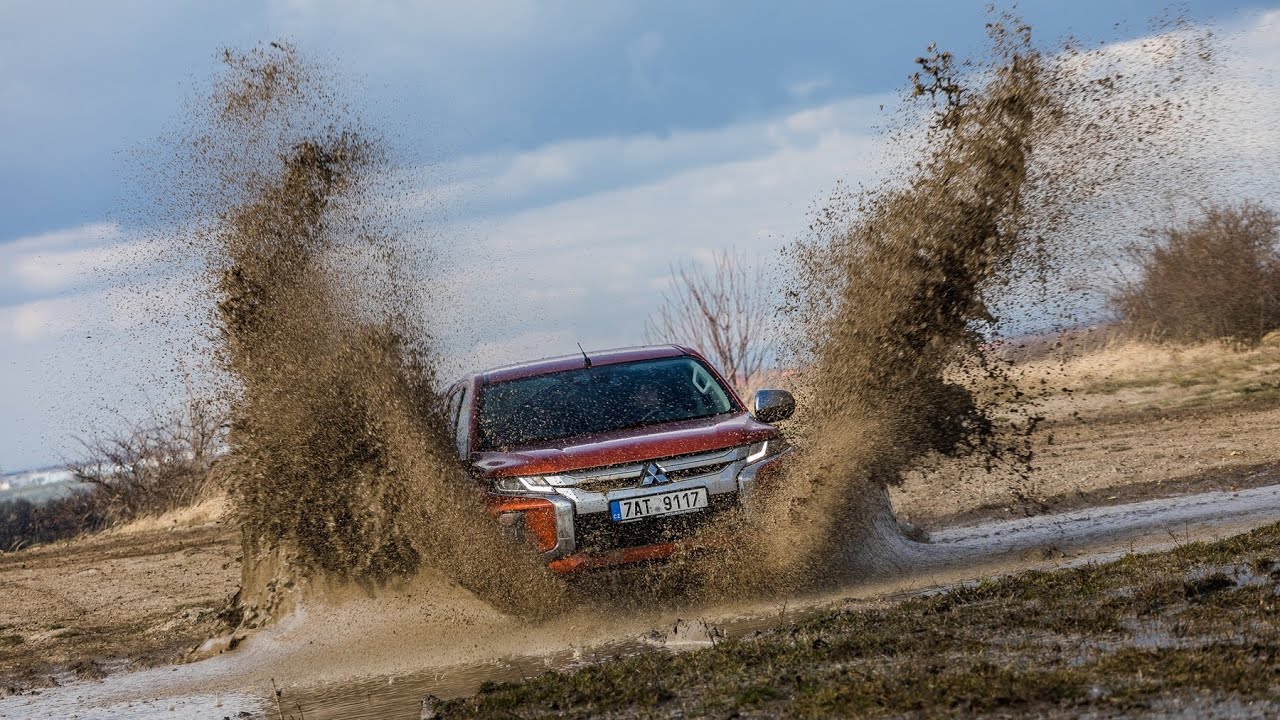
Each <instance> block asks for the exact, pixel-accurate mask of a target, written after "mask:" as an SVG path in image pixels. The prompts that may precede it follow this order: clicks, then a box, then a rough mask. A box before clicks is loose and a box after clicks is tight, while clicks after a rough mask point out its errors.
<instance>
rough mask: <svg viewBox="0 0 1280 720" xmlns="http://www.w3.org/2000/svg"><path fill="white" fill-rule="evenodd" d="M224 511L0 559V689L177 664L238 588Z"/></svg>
mask: <svg viewBox="0 0 1280 720" xmlns="http://www.w3.org/2000/svg"><path fill="white" fill-rule="evenodd" d="M221 516H222V504H221V503H211V504H206V505H203V506H200V507H198V508H195V509H192V510H188V511H184V512H183V513H181V514H177V515H172V516H168V517H164V518H157V519H151V520H147V521H143V522H140V523H136V524H134V525H131V526H127V527H122V528H119V529H116V530H112V531H108V532H105V533H102V534H100V535H96V536H92V537H88V538H84V539H80V540H73V541H68V542H59V543H53V544H50V545H46V546H42V547H36V548H30V549H27V550H22V551H19V552H15V553H3V554H0V688H3V689H4V690H5V691H6V692H17V691H21V690H23V689H27V688H31V687H47V686H51V685H57V684H60V683H64V682H67V681H68V680H70V679H76V678H80V679H96V678H101V677H103V676H104V675H106V674H109V673H115V672H118V671H120V670H124V669H134V668H139V667H147V666H152V665H156V664H163V663H172V662H175V661H178V660H179V659H181V657H182V656H183V654H184V653H185V652H186V651H187V650H189V649H190V648H191V647H192V646H193V645H194V644H197V643H199V642H201V641H202V640H204V639H205V638H206V637H209V636H210V635H212V634H214V633H215V632H216V631H217V630H218V628H219V627H220V626H221V624H222V621H221V620H220V618H219V614H220V613H222V612H223V611H224V610H225V609H226V608H227V602H228V599H229V598H230V597H231V595H232V594H233V593H234V592H235V591H236V584H237V582H238V580H239V559H240V558H239V536H238V534H237V533H236V532H235V529H234V528H233V527H231V526H230V525H229V524H227V523H225V522H223V521H222V520H221Z"/></svg>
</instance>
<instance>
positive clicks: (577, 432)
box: [477, 357, 733, 450]
mask: <svg viewBox="0 0 1280 720" xmlns="http://www.w3.org/2000/svg"><path fill="white" fill-rule="evenodd" d="M478 406H479V412H480V422H479V437H478V443H477V444H478V446H479V448H480V449H482V450H494V449H501V448H509V447H519V446H521V445H529V444H531V443H536V442H544V441H549V440H558V439H562V438H568V437H576V436H581V435H592V434H597V433H602V432H609V431H611V430H621V429H624V428H632V427H640V426H645V425H655V424H660V423H666V422H674V421H677V420H689V419H693V418H702V417H710V416H714V415H719V414H722V413H726V412H731V411H732V410H733V403H732V401H731V400H730V399H729V394H728V392H726V390H725V389H724V387H723V386H722V385H721V384H720V382H719V380H717V379H716V377H715V375H714V374H712V373H711V372H710V371H709V370H708V369H707V368H706V366H704V365H703V364H702V363H701V362H700V361H698V360H697V359H695V358H692V357H677V358H662V359H658V360H644V361H640V362H634V363H620V364H616V365H598V366H596V367H591V368H580V369H575V370H567V371H564V372H558V373H551V374H547V375H537V376H534V377H529V378H520V379H517V380H508V381H504V382H500V383H493V384H491V385H486V386H484V387H483V388H482V389H481V394H480V402H479V403H478Z"/></svg>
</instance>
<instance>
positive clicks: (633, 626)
mask: <svg viewBox="0 0 1280 720" xmlns="http://www.w3.org/2000/svg"><path fill="white" fill-rule="evenodd" d="M1277 521H1280V486H1269V487H1261V488H1253V489H1249V490H1242V491H1239V492H1212V493H1203V494H1200V495H1193V496H1183V497H1176V498H1166V499H1159V500H1150V501H1145V502H1139V503H1131V504H1128V505H1117V506H1112V507H1105V508H1093V509H1088V510H1080V511H1075V512H1070V513H1064V514H1061V515H1052V516H1041V517H1031V518H1023V519H1017V520H1005V521H999V522H992V523H987V524H984V525H977V526H972V527H966V528H955V529H950V530H943V531H939V532H936V533H934V535H933V537H932V539H931V542H930V543H928V544H919V543H911V542H907V541H903V542H902V543H900V544H899V545H898V546H897V548H898V553H897V557H896V558H895V559H894V562H893V563H892V567H886V568H885V569H884V570H883V571H882V572H881V573H880V574H879V575H877V576H875V577H861V578H848V579H847V580H846V581H844V582H843V583H836V584H835V585H834V586H833V589H832V590H829V591H826V592H823V593H816V594H812V595H808V596H804V597H794V598H786V599H781V600H779V599H770V600H757V601H752V602H743V603H738V604H735V605H718V606H707V607H697V606H689V607H682V608H671V607H667V608H649V609H644V608H641V609H637V610H634V611H627V612H626V613H618V616H615V617H607V616H605V615H602V614H599V613H594V614H589V613H585V612H584V613H569V614H568V615H566V616H565V617H561V618H557V619H555V620H552V621H548V622H545V623H541V624H538V625H535V626H527V625H525V624H522V623H520V622H519V621H518V620H515V619H513V618H511V617H510V616H507V615H503V614H501V613H499V612H497V611H495V610H493V609H492V608H489V607H487V606H485V605H484V604H483V603H481V602H479V601H477V600H475V599H474V597H472V596H470V595H469V594H468V593H466V591H464V590H462V589H461V588H457V587H453V588H452V589H451V590H446V591H440V590H432V591H431V592H430V593H426V592H425V591H424V588H427V587H431V584H432V583H434V582H435V580H434V579H429V580H428V582H426V583H424V584H423V585H414V586H409V587H405V588H403V589H401V591H400V592H399V593H396V594H393V595H392V596H390V597H382V596H380V597H377V598H353V599H349V600H347V601H345V602H343V603H341V604H340V605H339V606H338V607H334V608H316V609H313V610H311V611H309V612H299V613H298V614H297V615H296V616H295V617H293V618H290V619H289V620H288V621H286V622H284V623H282V624H281V625H280V626H279V627H278V628H275V629H272V630H270V631H267V632H264V633H263V634H262V635H260V636H257V637H254V638H252V639H251V641H249V642H248V643H246V644H245V646H244V647H243V648H241V649H239V650H237V651H235V652H233V653H229V654H226V655H222V656H218V657H216V658H213V659H210V660H206V661H203V662H200V663H194V664H190V665H181V666H176V667H173V668H160V669H155V670H148V671H144V672H139V673H132V674H129V675H121V676H115V677H110V678H108V679H107V680H106V681H105V682H101V683H70V684H67V685H65V686H63V687H59V688H53V689H51V690H47V691H43V692H41V693H40V694H39V695H31V696H23V697H10V698H5V699H3V700H0V718H28V717H76V718H86V719H88V718H119V717H138V718H150V717H155V718H160V717H163V718H181V717H193V718H196V717H198V718H208V717H214V718H222V717H230V718H235V717H237V715H238V713H241V712H248V713H250V714H251V716H253V717H276V716H278V715H279V714H280V712H281V711H283V713H284V716H285V717H288V716H289V715H290V714H291V713H292V715H293V716H294V717H302V716H305V717H307V718H312V719H313V720H314V719H323V718H338V717H343V718H374V717H378V718H382V717H388V718H394V717H405V718H415V717H418V714H419V712H420V705H419V702H420V699H421V698H422V697H423V696H424V695H428V694H432V695H436V696H439V697H450V696H457V695H464V694H469V693H472V692H475V690H476V689H477V688H478V687H479V686H480V685H481V684H482V683H485V682H501V681H508V680H519V679H522V678H526V677H531V676H535V675H538V674H541V673H543V672H547V671H549V670H560V669H570V668H574V667H577V666H582V665H586V664H590V663H594V662H599V661H602V660H606V659H609V658H612V657H614V656H624V655H629V654H634V653H640V652H655V651H657V652H664V651H671V652H675V651H682V650H687V649H697V648H701V647H707V646H709V645H711V644H712V643H714V642H718V641H719V640H720V639H721V638H733V637H742V636H744V635H749V634H750V633H752V632H755V631H758V630H764V629H768V628H772V627H776V626H778V625H780V624H782V623H788V622H794V621H796V620H798V619H802V618H804V617H806V616H811V615H814V614H818V613H822V612H825V611H827V610H828V609H830V608H831V607H833V606H836V605H839V606H840V607H858V606H861V605H872V604H882V603H892V602H897V601H898V600H900V599H902V598H903V597H907V596H910V595H914V594H919V593H928V592H936V591H938V590H941V589H945V588H947V587H951V586H954V585H957V584H961V583H964V582H968V581H972V580H975V579H978V578H982V577H988V576H992V575H998V574H1002V573H1008V572H1014V571H1018V570H1023V569H1030V568H1042V569H1044V568H1058V567H1064V566H1069V565H1075V564H1080V563H1084V562H1093V561H1101V560H1107V559H1110V558H1114V557H1117V556H1120V555H1124V554H1126V553H1129V552H1143V551H1155V550H1160V549H1164V548H1168V547H1170V546H1173V545H1177V544H1180V543H1185V542H1192V541H1196V540H1204V539H1212V538H1216V537H1225V536H1228V535H1232V534H1236V533H1239V532H1243V531H1245V530H1248V529H1250V528H1253V527H1258V526H1261V525H1265V524H1267V523H1271V522H1277ZM273 683H274V685H273ZM275 689H279V690H280V691H281V694H280V697H279V700H280V704H279V706H277V704H276V700H277V698H276V696H275V694H274V690H275ZM299 709H301V712H300V711H299Z"/></svg>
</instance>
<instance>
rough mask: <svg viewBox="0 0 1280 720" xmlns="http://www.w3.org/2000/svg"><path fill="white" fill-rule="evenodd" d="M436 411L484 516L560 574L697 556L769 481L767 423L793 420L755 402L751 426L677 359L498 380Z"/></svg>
mask: <svg viewBox="0 0 1280 720" xmlns="http://www.w3.org/2000/svg"><path fill="white" fill-rule="evenodd" d="M446 398H447V412H448V413H449V421H450V422H451V423H452V426H453V430H454V436H455V438H456V441H457V449H458V454H459V455H460V456H461V457H462V459H463V460H464V461H465V462H466V463H467V464H468V466H469V467H470V468H471V469H472V471H473V473H474V475H475V477H476V479H477V481H478V482H481V483H483V484H484V487H485V492H486V498H487V503H488V506H489V509H490V512H491V513H492V514H493V515H494V517H495V518H496V519H497V522H498V523H499V525H500V526H501V528H502V529H503V530H504V531H505V532H508V533H510V534H512V535H514V536H517V537H519V538H521V539H523V540H524V541H525V542H528V543H529V544H531V545H533V546H534V547H535V548H537V550H538V551H539V552H541V553H542V557H543V558H544V559H545V560H546V561H547V564H548V565H549V567H550V568H551V569H552V570H553V571H555V572H559V573H571V572H575V571H579V570H585V569H591V568H600V567H608V566H612V565H619V564H625V563H633V562H643V561H649V560H659V559H663V558H666V557H668V556H670V555H671V554H672V553H674V552H676V550H677V549H679V548H680V547H682V546H685V547H688V546H690V545H695V544H696V542H697V541H696V538H695V535H696V533H697V531H698V529H699V528H700V527H702V526H703V525H704V524H706V523H707V522H708V521H709V520H711V519H712V518H714V517H715V516H716V515H717V514H718V513H721V512H723V511H725V510H727V509H729V508H732V507H734V506H736V505H738V504H739V503H740V502H741V501H742V498H743V497H744V496H746V495H748V494H750V493H751V492H752V491H753V490H754V489H755V488H756V486H757V484H758V483H760V482H762V481H764V480H765V478H766V477H767V475H768V474H769V473H770V472H773V471H776V470H777V469H778V468H779V467H780V463H781V461H782V460H783V458H785V457H786V456H787V455H788V454H789V453H790V449H789V448H788V446H787V444H786V442H785V440H784V439H783V437H782V434H781V433H780V432H779V430H778V429H777V428H776V427H774V426H773V425H772V424H771V423H776V422H779V421H781V420H785V419H787V418H788V417H790V416H791V413H792V412H793V411H794V410H795V400H794V399H793V398H792V397H791V394H790V393H788V392H786V391H784V390H761V391H759V392H757V393H756V394H755V398H754V400H753V405H752V409H751V411H750V412H748V410H747V408H746V407H745V406H744V405H743V403H742V401H741V400H740V399H739V398H738V396H737V395H736V394H735V393H734V391H733V389H732V388H730V387H729V385H728V384H727V383H725V381H724V378H722V377H721V376H720V373H719V372H717V371H716V369H715V368H714V367H712V365H711V364H710V363H708V362H707V360H706V359H705V358H703V357H702V356H701V355H700V354H698V353H697V352H696V351H694V350H691V349H689V348H686V347H681V346H678V345H661V346H651V347H638V348H623V349H618V350H607V351H603V352H593V353H590V354H588V353H585V352H584V353H582V354H579V355H567V356H564V357H558V358H551V359H547V360H538V361H535V362H529V363H523V364H520V365H511V366H507V367H501V368H495V369H493V370H487V371H485V372H480V373H476V374H474V375H470V376H468V377H466V378H464V379H462V380H460V381H458V382H457V383H456V384H454V385H453V386H452V387H451V388H450V389H449V390H448V393H447V396H446Z"/></svg>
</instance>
